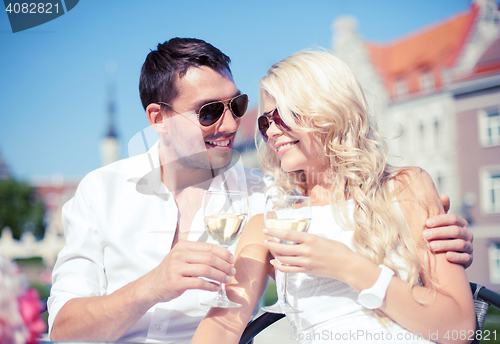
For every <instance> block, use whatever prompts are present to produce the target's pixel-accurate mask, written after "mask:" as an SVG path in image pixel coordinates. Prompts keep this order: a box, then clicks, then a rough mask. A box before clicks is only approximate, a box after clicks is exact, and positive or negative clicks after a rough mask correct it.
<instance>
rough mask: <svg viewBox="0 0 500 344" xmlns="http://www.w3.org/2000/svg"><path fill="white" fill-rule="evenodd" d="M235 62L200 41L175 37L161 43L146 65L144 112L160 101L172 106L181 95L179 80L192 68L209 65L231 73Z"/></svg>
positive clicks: (143, 74) (141, 88) (142, 86)
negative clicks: (178, 85)
mask: <svg viewBox="0 0 500 344" xmlns="http://www.w3.org/2000/svg"><path fill="white" fill-rule="evenodd" d="M230 62H231V59H230V58H229V57H228V56H227V55H225V54H224V53H222V51H220V50H219V49H217V48H216V47H214V46H213V45H211V44H209V43H207V42H205V41H203V40H201V39H196V38H178V37H176V38H172V39H171V40H169V41H166V42H165V43H163V44H161V43H160V44H158V48H157V50H153V51H151V52H150V53H149V54H148V56H147V57H146V61H144V64H143V65H142V70H141V77H140V79H139V93H140V95H141V102H142V106H143V107H144V109H146V107H147V106H148V105H149V104H151V103H157V102H160V101H161V102H165V103H170V102H171V101H172V100H173V99H175V97H177V95H178V90H177V87H176V85H175V83H176V80H177V77H179V78H182V77H183V76H184V75H186V73H187V70H188V69H189V68H190V67H200V66H207V67H210V68H212V69H213V70H215V71H217V72H220V73H223V72H224V71H225V70H227V71H228V72H229V74H231V69H230V68H229V63H230Z"/></svg>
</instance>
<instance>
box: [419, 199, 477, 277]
mask: <svg viewBox="0 0 500 344" xmlns="http://www.w3.org/2000/svg"><path fill="white" fill-rule="evenodd" d="M440 198H441V202H443V206H444V209H445V211H446V212H448V210H449V209H450V199H449V197H448V196H446V195H442V196H440ZM425 225H426V226H427V229H425V230H424V233H423V236H424V238H425V239H427V240H428V241H429V245H430V246H431V248H432V249H433V250H434V251H435V252H446V258H447V259H448V260H449V261H450V262H452V263H457V264H461V265H463V266H464V267H465V268H468V267H469V266H470V265H471V264H472V253H473V246H472V241H473V239H474V236H473V234H472V232H471V231H469V229H468V223H467V221H465V219H464V218H462V217H460V216H457V215H454V214H444V215H437V216H433V217H430V218H428V219H427V221H426V222H425Z"/></svg>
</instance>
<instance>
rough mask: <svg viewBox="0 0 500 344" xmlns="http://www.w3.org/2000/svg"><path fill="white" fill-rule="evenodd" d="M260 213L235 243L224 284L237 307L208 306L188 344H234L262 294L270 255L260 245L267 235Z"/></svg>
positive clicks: (268, 268) (262, 244)
mask: <svg viewBox="0 0 500 344" xmlns="http://www.w3.org/2000/svg"><path fill="white" fill-rule="evenodd" d="M263 228H264V217H263V215H256V216H254V217H252V218H251V219H250V221H249V222H248V224H247V225H246V227H245V229H244V232H243V234H242V236H241V238H240V240H239V242H238V246H237V248H236V252H235V256H236V261H235V264H234V267H235V269H236V274H235V276H234V277H233V281H232V282H231V283H230V284H229V285H227V286H226V292H227V296H228V298H229V299H230V300H231V301H234V302H237V303H239V304H241V305H242V307H240V308H212V309H210V311H209V312H208V314H207V316H206V317H205V319H203V321H202V322H201V323H200V325H199V326H198V329H197V330H196V333H195V335H194V337H193V340H192V342H191V343H204V344H205V343H238V342H239V340H240V337H241V334H242V333H243V331H244V330H245V327H246V326H247V324H248V321H249V320H250V316H251V315H252V312H253V310H254V309H255V306H256V304H257V301H258V300H259V297H260V295H261V293H262V289H263V287H264V284H265V282H266V277H267V275H268V274H270V272H271V269H272V267H271V266H270V264H269V260H270V259H271V258H272V257H271V256H270V254H269V250H268V249H267V247H266V246H265V245H264V240H265V239H266V238H267V237H266V236H265V235H264V234H263V232H262V229H263Z"/></svg>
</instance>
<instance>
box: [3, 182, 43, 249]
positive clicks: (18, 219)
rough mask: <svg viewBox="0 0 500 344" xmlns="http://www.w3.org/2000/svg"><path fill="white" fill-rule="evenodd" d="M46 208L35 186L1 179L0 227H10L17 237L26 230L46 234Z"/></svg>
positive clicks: (38, 234)
mask: <svg viewBox="0 0 500 344" xmlns="http://www.w3.org/2000/svg"><path fill="white" fill-rule="evenodd" d="M44 216H45V208H44V206H43V203H42V201H41V199H40V197H39V196H38V194H37V193H36V190H35V188H34V187H32V186H30V185H28V184H26V183H20V182H17V181H15V180H13V179H6V180H0V228H4V227H10V228H11V230H12V235H13V237H14V238H15V239H19V238H20V237H21V235H22V234H23V233H24V232H25V231H30V232H32V233H33V234H34V235H35V237H36V238H38V239H40V238H42V237H43V235H44V234H45V226H44Z"/></svg>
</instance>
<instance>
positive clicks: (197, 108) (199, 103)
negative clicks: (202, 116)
mask: <svg viewBox="0 0 500 344" xmlns="http://www.w3.org/2000/svg"><path fill="white" fill-rule="evenodd" d="M240 94H241V91H240V90H238V91H237V92H236V93H235V94H234V95H233V96H232V97H231V98H228V99H232V98H234V97H237V96H239V95H240ZM221 100H227V99H204V100H200V101H199V102H198V103H196V104H195V107H194V108H195V109H196V112H198V111H199V110H200V109H201V107H202V106H203V105H206V104H209V103H213V102H220V101H221Z"/></svg>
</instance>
